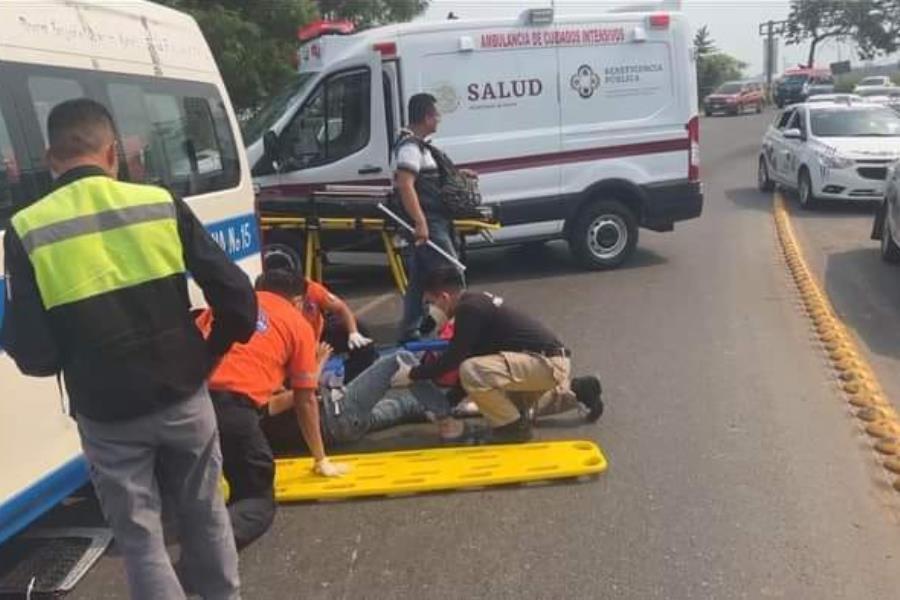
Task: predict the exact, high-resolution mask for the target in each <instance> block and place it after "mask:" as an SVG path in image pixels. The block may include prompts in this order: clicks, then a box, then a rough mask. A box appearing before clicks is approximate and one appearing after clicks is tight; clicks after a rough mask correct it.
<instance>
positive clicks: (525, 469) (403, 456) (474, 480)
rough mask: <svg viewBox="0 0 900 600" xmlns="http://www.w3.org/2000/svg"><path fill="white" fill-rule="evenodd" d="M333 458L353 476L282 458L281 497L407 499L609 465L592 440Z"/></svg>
mask: <svg viewBox="0 0 900 600" xmlns="http://www.w3.org/2000/svg"><path fill="white" fill-rule="evenodd" d="M331 459H332V460H333V461H335V462H341V463H346V464H348V465H350V468H351V469H352V470H351V472H350V473H349V474H348V475H344V476H343V477H340V478H334V479H326V478H325V477H322V476H320V475H316V474H314V473H313V471H312V467H313V460H312V459H311V458H288V459H278V460H276V461H275V498H276V499H277V500H278V501H279V502H301V501H305V500H332V499H339V498H353V497H361V496H385V495H405V494H415V493H418V492H435V491H442V490H452V489H462V488H472V487H484V486H491V485H504V484H510V483H525V482H533V481H547V480H551V479H563V478H572V477H580V476H584V475H595V474H597V473H602V472H603V471H605V470H606V467H607V462H606V458H605V457H604V456H603V452H602V451H601V450H600V448H599V447H598V446H597V444H595V443H594V442H589V441H564V442H560V441H552V442H532V443H528V444H509V445H498V446H469V447H461V448H429V449H425V450H404V451H400V452H379V453H369V454H346V455H342V456H341V455H338V456H332V457H331Z"/></svg>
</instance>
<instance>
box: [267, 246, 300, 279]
mask: <svg viewBox="0 0 900 600" xmlns="http://www.w3.org/2000/svg"><path fill="white" fill-rule="evenodd" d="M262 255H263V268H264V269H265V270H267V271H268V270H269V269H287V270H288V271H292V272H294V273H302V272H303V257H302V256H300V253H299V252H297V251H296V250H294V249H293V248H291V247H290V246H289V245H287V244H279V243H273V244H268V245H266V246H265V247H264V248H263V251H262Z"/></svg>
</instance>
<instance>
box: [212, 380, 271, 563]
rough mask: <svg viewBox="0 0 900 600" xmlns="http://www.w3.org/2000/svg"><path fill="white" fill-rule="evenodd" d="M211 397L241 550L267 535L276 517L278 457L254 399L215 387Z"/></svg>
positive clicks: (229, 499)
mask: <svg viewBox="0 0 900 600" xmlns="http://www.w3.org/2000/svg"><path fill="white" fill-rule="evenodd" d="M210 396H212V401H213V407H214V408H215V411H216V421H217V422H218V426H219V443H220V445H221V447H222V470H223V471H224V473H225V479H226V480H227V481H228V487H229V488H230V492H231V493H230V495H229V497H228V514H229V516H230V517H231V528H232V529H233V530H234V540H235V543H236V544H237V547H238V548H239V549H240V548H243V547H245V546H246V545H247V544H249V543H250V542H252V541H254V540H255V539H256V538H258V537H259V536H261V535H262V534H264V533H265V532H266V531H267V530H268V529H269V527H270V526H271V525H272V521H273V520H274V519H275V509H276V504H275V459H274V457H273V456H272V448H271V447H270V446H269V442H268V440H266V436H265V434H264V433H263V430H262V428H261V427H260V417H261V414H260V412H259V410H258V409H257V408H256V406H255V405H254V404H253V401H252V400H250V399H249V398H247V397H245V396H243V395H241V394H236V393H232V392H223V391H215V390H210Z"/></svg>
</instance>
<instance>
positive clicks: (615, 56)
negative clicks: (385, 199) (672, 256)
mask: <svg viewBox="0 0 900 600" xmlns="http://www.w3.org/2000/svg"><path fill="white" fill-rule="evenodd" d="M678 8H679V3H678V2H662V3H656V4H651V5H643V6H641V7H635V8H633V9H628V8H625V9H621V10H619V11H614V12H607V13H598V14H594V15H587V16H559V15H557V14H555V13H554V10H553V9H551V8H546V9H530V10H526V11H524V12H523V13H522V14H521V15H519V16H518V17H516V18H509V19H496V20H479V21H466V20H447V21H439V22H428V21H419V22H412V23H405V24H399V25H390V26H386V27H379V28H375V29H370V30H366V31H362V32H359V33H351V30H352V25H350V24H348V23H333V22H324V21H320V22H317V23H314V24H312V25H310V26H307V27H305V28H303V29H301V30H300V31H299V37H300V40H301V42H302V45H301V46H300V50H299V69H298V74H297V76H296V78H295V79H294V80H293V81H292V82H291V84H290V85H289V86H288V87H287V88H286V89H285V90H284V91H283V92H282V93H281V94H279V95H277V96H276V97H275V98H274V99H273V100H272V102H271V103H270V104H269V105H267V106H266V107H265V108H264V109H263V110H261V111H260V112H259V114H258V115H256V117H255V118H253V119H252V120H251V121H250V122H249V123H248V124H247V125H246V127H245V129H244V134H245V135H244V138H245V140H246V141H247V142H248V144H249V146H248V150H247V153H248V157H249V162H250V164H251V168H252V170H253V175H254V181H255V183H256V185H257V186H258V187H259V189H260V190H261V191H262V194H263V197H265V198H278V197H281V198H284V199H288V198H292V197H302V196H304V195H308V194H309V193H310V192H312V191H314V190H316V189H319V188H322V187H323V186H325V185H328V184H350V185H390V184H391V177H392V176H391V146H392V143H393V142H394V141H395V140H396V138H397V135H398V131H399V128H400V126H401V125H402V124H404V123H405V122H406V114H405V111H406V105H407V101H408V99H409V97H410V96H411V95H413V94H416V93H419V92H428V93H431V94H433V95H434V96H435V97H436V98H437V104H438V109H439V110H440V113H441V122H440V125H439V128H438V132H437V134H436V136H435V137H434V140H433V141H434V143H435V144H436V145H437V146H438V147H440V148H441V149H442V150H444V151H445V152H446V153H447V154H448V155H449V156H450V157H451V158H452V159H453V160H454V162H455V163H457V164H458V165H459V166H461V167H467V168H470V169H473V170H475V171H477V172H478V173H479V176H480V177H479V178H480V185H481V191H482V194H483V196H484V198H485V201H486V202H487V203H490V204H493V205H494V206H496V208H497V211H498V212H499V215H500V219H501V221H502V222H503V224H504V228H503V230H502V231H501V232H500V234H499V235H497V240H498V241H501V242H517V243H518V242H530V241H543V240H548V239H558V238H562V239H565V240H567V241H568V243H569V246H570V248H571V250H572V251H573V253H574V254H575V256H576V257H577V258H578V259H579V260H580V262H581V263H582V264H583V265H584V266H586V267H588V268H611V267H616V266H618V265H620V264H622V263H623V262H624V261H625V260H626V259H627V258H628V257H629V256H630V255H631V254H632V253H633V251H634V249H635V245H636V244H637V241H638V230H639V228H640V227H643V228H646V229H650V230H653V231H671V230H672V229H673V228H674V226H675V223H677V222H679V221H683V220H686V219H693V218H696V217H698V216H699V215H700V214H701V211H702V206H703V195H702V190H701V184H700V177H699V175H700V172H699V160H700V157H699V123H698V118H697V111H698V102H697V86H696V64H695V60H694V56H693V52H692V43H691V30H690V27H689V25H688V23H687V21H686V20H685V17H684V16H683V14H681V12H679V10H678ZM300 247H302V246H300Z"/></svg>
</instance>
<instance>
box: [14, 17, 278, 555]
mask: <svg viewBox="0 0 900 600" xmlns="http://www.w3.org/2000/svg"><path fill="white" fill-rule="evenodd" d="M84 96H87V97H91V98H94V99H95V100H98V101H100V102H103V103H104V104H105V105H106V106H107V107H109V109H110V111H111V113H112V115H113V117H114V118H115V121H116V126H117V129H118V133H119V145H120V147H121V151H122V156H121V163H122V176H123V177H124V178H126V179H128V180H131V181H139V182H147V183H154V184H162V185H166V186H169V187H170V188H171V189H174V190H175V191H177V192H178V193H180V194H182V195H183V196H184V197H185V199H186V200H187V202H188V204H189V205H190V206H191V207H192V208H193V210H194V211H195V213H196V214H197V216H198V217H199V218H200V220H201V221H203V223H204V224H205V225H206V226H207V227H208V228H209V230H210V231H211V233H212V234H213V236H214V237H215V238H216V239H217V240H218V241H219V243H220V244H221V245H222V246H223V247H224V248H225V249H226V251H227V252H228V253H229V255H230V256H231V257H232V258H233V259H234V260H235V261H237V263H238V264H239V265H241V267H242V268H243V269H244V270H245V271H246V272H247V273H248V275H250V276H251V277H252V276H255V275H256V274H257V273H259V271H260V269H261V267H262V261H261V259H260V243H259V233H258V229H257V223H256V218H255V216H254V204H253V202H254V199H253V188H252V182H251V179H250V170H249V168H248V165H247V161H246V158H245V155H244V152H243V151H242V149H243V142H242V140H241V136H240V132H239V130H238V125H237V121H236V119H235V115H234V112H233V111H232V109H231V104H230V102H229V100H228V95H227V93H226V91H225V87H224V85H223V84H222V79H221V77H220V76H219V72H218V69H217V67H216V63H215V61H214V59H213V56H212V54H211V53H210V51H209V48H208V47H207V45H206V41H205V40H204V39H203V36H202V34H201V33H200V29H199V28H198V27H197V24H196V23H195V22H194V20H193V19H192V18H190V17H189V16H187V15H184V14H182V13H179V12H176V11H174V10H171V9H168V8H164V7H162V6H160V5H158V4H155V3H152V2H143V1H135V0H131V1H129V2H113V3H111V2H106V1H104V0H42V1H41V2H0V241H2V238H3V235H4V231H5V229H6V227H7V226H8V223H9V217H10V215H12V214H13V213H14V212H15V211H16V210H18V209H19V208H21V207H23V206H25V205H27V204H28V203H29V202H32V201H34V200H36V199H37V198H39V197H41V196H42V195H43V194H44V193H46V192H47V190H48V187H49V184H50V174H49V173H48V171H47V168H46V166H45V164H44V160H43V155H44V149H45V147H46V139H47V138H46V122H47V115H48V113H49V112H50V110H51V109H52V108H53V107H54V106H55V105H56V104H58V103H59V102H62V101H64V100H68V99H71V98H77V97H84ZM192 287H193V286H192ZM0 290H3V292H4V293H0V320H2V318H3V308H4V302H5V300H6V294H5V286H4V285H3V251H2V244H0ZM197 292H198V290H196V289H192V296H193V297H194V300H195V301H196V302H198V303H199V302H201V301H202V297H200V295H199V294H198V293H197ZM122 401H123V402H128V398H122ZM86 482H87V466H86V464H85V461H84V459H83V457H82V455H81V449H80V446H79V441H78V435H77V432H76V430H75V422H74V421H73V420H72V419H71V418H69V416H68V415H67V414H66V406H65V398H64V397H63V396H62V394H61V391H60V390H59V388H58V387H57V383H56V381H55V380H53V379H51V378H48V379H36V378H32V377H25V376H23V375H21V374H20V373H19V371H18V369H17V368H16V366H15V364H14V363H13V361H12V360H11V359H10V358H9V356H7V355H5V354H4V353H3V349H2V348H0V543H2V542H4V541H5V540H6V539H8V538H9V537H10V536H12V535H14V534H15V533H16V532H18V531H20V530H21V529H22V528H23V527H25V526H26V525H27V524H28V523H29V522H31V521H32V520H33V519H35V518H36V517H38V516H39V515H41V514H42V513H43V512H44V511H46V510H48V509H49V508H51V507H52V506H53V505H55V504H56V503H57V502H59V501H60V500H61V499H62V498H65V497H66V496H67V495H69V494H70V493H72V491H73V490H75V489H77V488H78V487H79V486H81V485H83V484H85V483H86Z"/></svg>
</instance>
